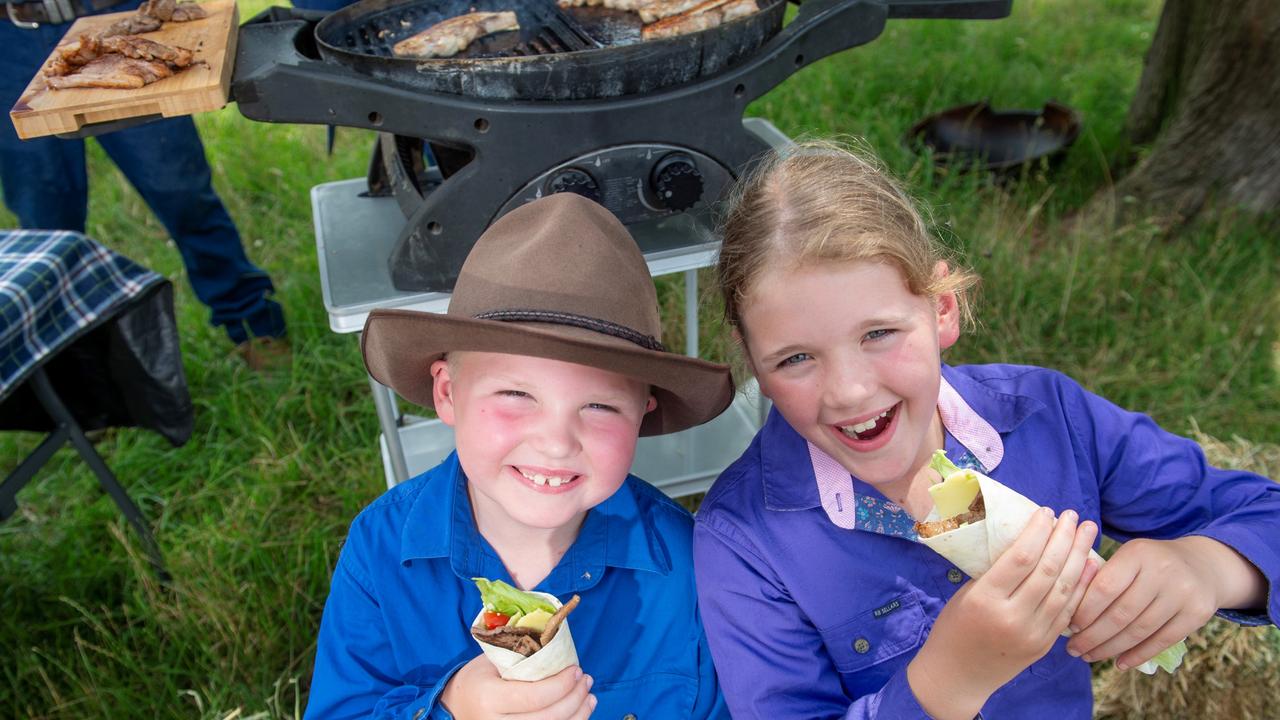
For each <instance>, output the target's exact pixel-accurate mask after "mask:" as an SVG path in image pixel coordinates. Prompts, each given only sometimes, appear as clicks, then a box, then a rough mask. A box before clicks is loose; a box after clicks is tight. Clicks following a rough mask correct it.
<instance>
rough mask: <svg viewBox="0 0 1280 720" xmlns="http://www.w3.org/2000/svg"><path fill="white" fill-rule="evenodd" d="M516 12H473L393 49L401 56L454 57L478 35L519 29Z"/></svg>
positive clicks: (450, 20)
mask: <svg viewBox="0 0 1280 720" xmlns="http://www.w3.org/2000/svg"><path fill="white" fill-rule="evenodd" d="M519 29H520V23H519V22H517V21H516V14H515V13H514V12H510V11H506V12H473V13H467V14H466V15H459V16H457V17H453V18H449V19H448V20H445V21H444V22H440V23H436V24H435V25H432V26H431V27H429V28H427V29H426V30H423V31H422V32H420V33H418V34H416V35H411V36H409V37H407V38H405V39H404V40H401V41H400V42H398V43H396V44H395V45H394V46H393V47H392V48H391V51H392V52H393V53H395V54H396V55H398V56H400V57H419V58H431V57H452V56H454V55H457V54H458V53H460V52H462V51H463V50H464V49H465V48H466V47H467V46H468V45H470V44H471V43H472V42H473V41H474V40H475V39H476V38H479V37H484V36H485V35H488V34H490V33H496V32H502V31H504V30H519Z"/></svg>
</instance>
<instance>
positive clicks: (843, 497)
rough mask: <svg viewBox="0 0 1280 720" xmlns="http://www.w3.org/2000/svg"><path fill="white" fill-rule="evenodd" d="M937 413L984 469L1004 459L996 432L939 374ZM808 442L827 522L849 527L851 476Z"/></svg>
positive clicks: (852, 513)
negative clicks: (940, 378)
mask: <svg viewBox="0 0 1280 720" xmlns="http://www.w3.org/2000/svg"><path fill="white" fill-rule="evenodd" d="M938 415H939V416H941V417H942V425H943V426H944V427H945V428H946V429H947V432H949V433H951V436H952V437H954V438H955V439H956V441H957V442H959V443H960V444H961V445H963V446H964V447H965V449H967V450H968V451H969V452H971V453H973V456H974V457H975V458H977V460H978V462H980V463H982V466H983V467H985V468H986V469H987V470H988V471H991V470H994V469H995V468H996V466H997V465H999V464H1000V461H1001V460H1003V459H1004V443H1003V442H1002V441H1001V440H1000V433H998V432H996V429H995V428H994V427H992V426H991V423H989V422H987V421H986V420H983V419H982V417H981V416H980V415H978V413H976V412H974V410H973V408H971V407H969V403H967V402H965V401H964V398H962V397H960V393H958V392H956V390H955V388H953V387H951V384H950V383H948V382H947V379H946V378H942V384H941V385H940V386H939V388H938ZM808 445H809V461H810V462H811V463H812V464H813V475H814V477H815V478H817V481H818V495H819V497H821V499H822V509H823V510H826V512H827V517H829V518H831V522H833V523H835V524H836V525H837V526H839V527H842V528H844V529H846V530H852V529H853V528H854V517H855V502H856V500H857V497H856V496H855V494H854V492H853V476H851V475H850V474H849V471H848V470H846V469H845V467H844V466H843V465H841V464H840V463H839V461H837V460H836V459H835V458H833V457H831V456H830V455H828V454H827V453H826V452H824V451H823V450H821V449H820V448H818V447H817V446H816V445H814V444H813V443H808ZM890 504H892V503H890ZM895 507H896V506H895Z"/></svg>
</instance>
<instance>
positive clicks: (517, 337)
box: [361, 193, 733, 435]
mask: <svg viewBox="0 0 1280 720" xmlns="http://www.w3.org/2000/svg"><path fill="white" fill-rule="evenodd" d="M661 332H662V326H661V320H660V318H659V317H658V297H657V293H656V292H655V291H654V287H653V279H652V278H651V277H650V276H649V269H648V267H647V265H646V264H645V260H644V256H643V255H642V254H641V253H640V249H639V248H638V247H637V246H636V243H635V240H633V239H632V237H631V234H630V233H628V232H627V229H626V228H625V227H623V225H622V223H620V222H618V219H617V218H615V217H614V216H613V213H611V212H609V211H608V210H606V209H605V208H603V207H601V206H600V205H597V204H596V203H594V202H592V201H590V200H587V199H586V198H583V197H581V196H578V195H575V194H573V193H559V194H555V195H551V196H548V197H545V198H542V199H540V200H535V201H534V202H531V203H529V204H527V205H524V206H522V207H520V208H518V209H516V210H512V211H511V212H509V213H507V214H506V215H504V216H502V218H501V219H499V220H498V221H497V222H495V223H494V224H493V225H492V226H490V227H489V229H488V230H485V232H484V234H483V235H481V236H480V239H479V240H477V241H476V244H475V247H473V248H472V249H471V253H470V254H469V255H468V256H467V260H466V262H465V263H463V265H462V271H461V272H460V274H459V275H458V282H457V285H456V286H455V287H454V290H453V297H451V298H450V300H449V310H448V312H447V313H445V314H438V313H424V312H415V311H411V310H374V311H373V312H371V313H369V319H368V320H367V321H365V325H364V334H363V336H362V338H361V350H362V351H363V353H364V362H365V366H366V367H368V369H369V374H370V375H372V376H373V378H374V379H375V380H377V381H378V382H380V383H382V384H383V385H386V386H388V387H390V388H391V389H393V390H395V391H396V392H397V393H399V394H400V395H401V396H402V397H404V398H407V399H408V400H410V401H412V402H415V403H417V404H419V405H425V406H426V407H434V405H433V402H432V396H431V385H432V383H431V376H430V372H429V370H430V367H431V363H433V362H435V361H436V360H439V359H440V358H441V357H443V356H444V354H445V353H447V352H450V351H454V350H469V351H479V352H494V353H510V354H513V355H532V356H535V357H543V358H551V359H553V360H563V361H566V362H572V363H578V364H580V365H589V366H591V367H595V368H600V369H602V370H608V371H610V372H616V373H619V374H622V375H627V376H629V377H633V378H635V379H637V380H640V381H641V382H644V383H647V384H648V385H650V386H651V387H652V389H653V394H654V397H655V398H657V401H658V407H657V408H656V409H655V410H653V411H652V412H650V413H649V414H648V415H646V416H645V418H644V421H643V422H642V424H641V426H640V434H641V435H661V434H663V433H669V432H675V431H677V430H683V429H685V428H688V427H693V426H694V425H698V424H701V423H704V422H706V421H708V420H710V419H712V418H714V417H715V416H717V415H719V414H720V413H721V412H723V411H724V409H725V408H726V407H728V406H729V403H730V402H731V401H732V400H733V380H732V378H731V377H730V374H729V368H728V367H727V366H725V365H720V364H718V363H713V362H708V361H706V360H699V359H697V358H691V357H687V356H684V355H681V354H679V353H673V352H668V351H667V350H666V349H665V348H664V347H663V346H662V344H661V342H660V341H659V337H660V335H661Z"/></svg>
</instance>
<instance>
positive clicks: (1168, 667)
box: [1137, 640, 1187, 675]
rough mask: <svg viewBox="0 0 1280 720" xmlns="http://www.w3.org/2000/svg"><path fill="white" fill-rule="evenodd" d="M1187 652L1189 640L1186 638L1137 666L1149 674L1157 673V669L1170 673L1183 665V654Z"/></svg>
mask: <svg viewBox="0 0 1280 720" xmlns="http://www.w3.org/2000/svg"><path fill="white" fill-rule="evenodd" d="M1186 654H1187V642H1186V641H1185V640H1180V641H1178V643H1177V644H1175V645H1170V646H1169V647H1167V648H1165V649H1164V650H1163V651H1162V652H1160V654H1158V655H1156V656H1155V657H1153V658H1151V659H1150V660H1148V661H1146V662H1144V663H1142V664H1141V665H1139V666H1138V667H1137V669H1138V670H1140V671H1141V672H1144V673H1146V674H1147V675H1155V674H1156V670H1157V669H1160V670H1164V671H1165V672H1167V673H1169V674H1170V675H1172V674H1173V671H1174V670H1177V669H1178V666H1179V665H1182V656H1184V655H1186Z"/></svg>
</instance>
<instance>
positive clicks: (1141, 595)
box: [1067, 536, 1265, 670]
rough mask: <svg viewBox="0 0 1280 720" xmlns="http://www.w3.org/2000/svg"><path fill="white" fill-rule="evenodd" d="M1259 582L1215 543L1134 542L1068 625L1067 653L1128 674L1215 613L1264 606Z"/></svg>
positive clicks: (1106, 571) (1117, 555)
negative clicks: (1107, 662)
mask: <svg viewBox="0 0 1280 720" xmlns="http://www.w3.org/2000/svg"><path fill="white" fill-rule="evenodd" d="M1263 597H1265V584H1264V583H1263V581H1262V577H1261V574H1260V573H1259V572H1258V570H1257V568H1255V567H1254V566H1253V565H1252V564H1251V563H1249V562H1248V561H1247V560H1245V559H1244V558H1243V557H1241V556H1240V555H1239V554H1237V553H1236V551H1235V550H1232V549H1231V548H1229V547H1227V546H1226V545H1223V544H1222V543H1220V542H1218V541H1217V540H1213V539H1210V538H1206V537H1197V536H1190V537H1185V538H1179V539H1177V540H1131V541H1129V542H1127V543H1125V544H1124V545H1122V546H1120V549H1119V550H1117V551H1116V553H1115V555H1113V556H1112V557H1111V559H1110V560H1108V561H1107V564H1106V565H1104V566H1103V567H1102V570H1100V571H1099V572H1098V575H1097V577H1095V578H1094V579H1093V582H1092V583H1090V584H1089V588H1088V590H1087V591H1086V592H1085V595H1084V600H1083V601H1082V602H1081V603H1080V607H1079V608H1078V609H1077V610H1076V612H1075V615H1074V617H1072V619H1071V626H1072V627H1073V628H1078V631H1074V632H1073V637H1072V638H1071V642H1070V643H1069V644H1068V645H1067V650H1068V652H1070V653H1072V654H1074V655H1081V656H1083V657H1084V659H1085V660H1087V661H1089V662H1096V661H1098V660H1105V659H1107V658H1111V657H1115V656H1117V655H1119V656H1120V657H1119V658H1118V659H1117V660H1116V666H1117V667H1119V668H1120V669H1121V670H1125V669H1128V668H1131V667H1134V666H1136V665H1140V664H1141V663H1144V662H1146V661H1147V660H1150V659H1151V658H1152V657H1154V656H1155V655H1156V654H1157V653H1159V652H1161V651H1163V650H1164V649H1165V648H1167V647H1169V646H1170V645H1173V644H1174V643H1176V642H1178V641H1179V640H1181V639H1183V638H1185V637H1186V636H1188V635H1190V634H1191V633H1192V632H1194V631H1195V630H1197V629H1199V628H1200V627H1201V626H1202V625H1204V624H1205V623H1206V622H1208V621H1209V618H1211V617H1213V614H1214V613H1215V612H1217V610H1218V608H1221V607H1228V608H1250V607H1255V606H1259V605H1261V600H1260V599H1261V598H1263Z"/></svg>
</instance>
